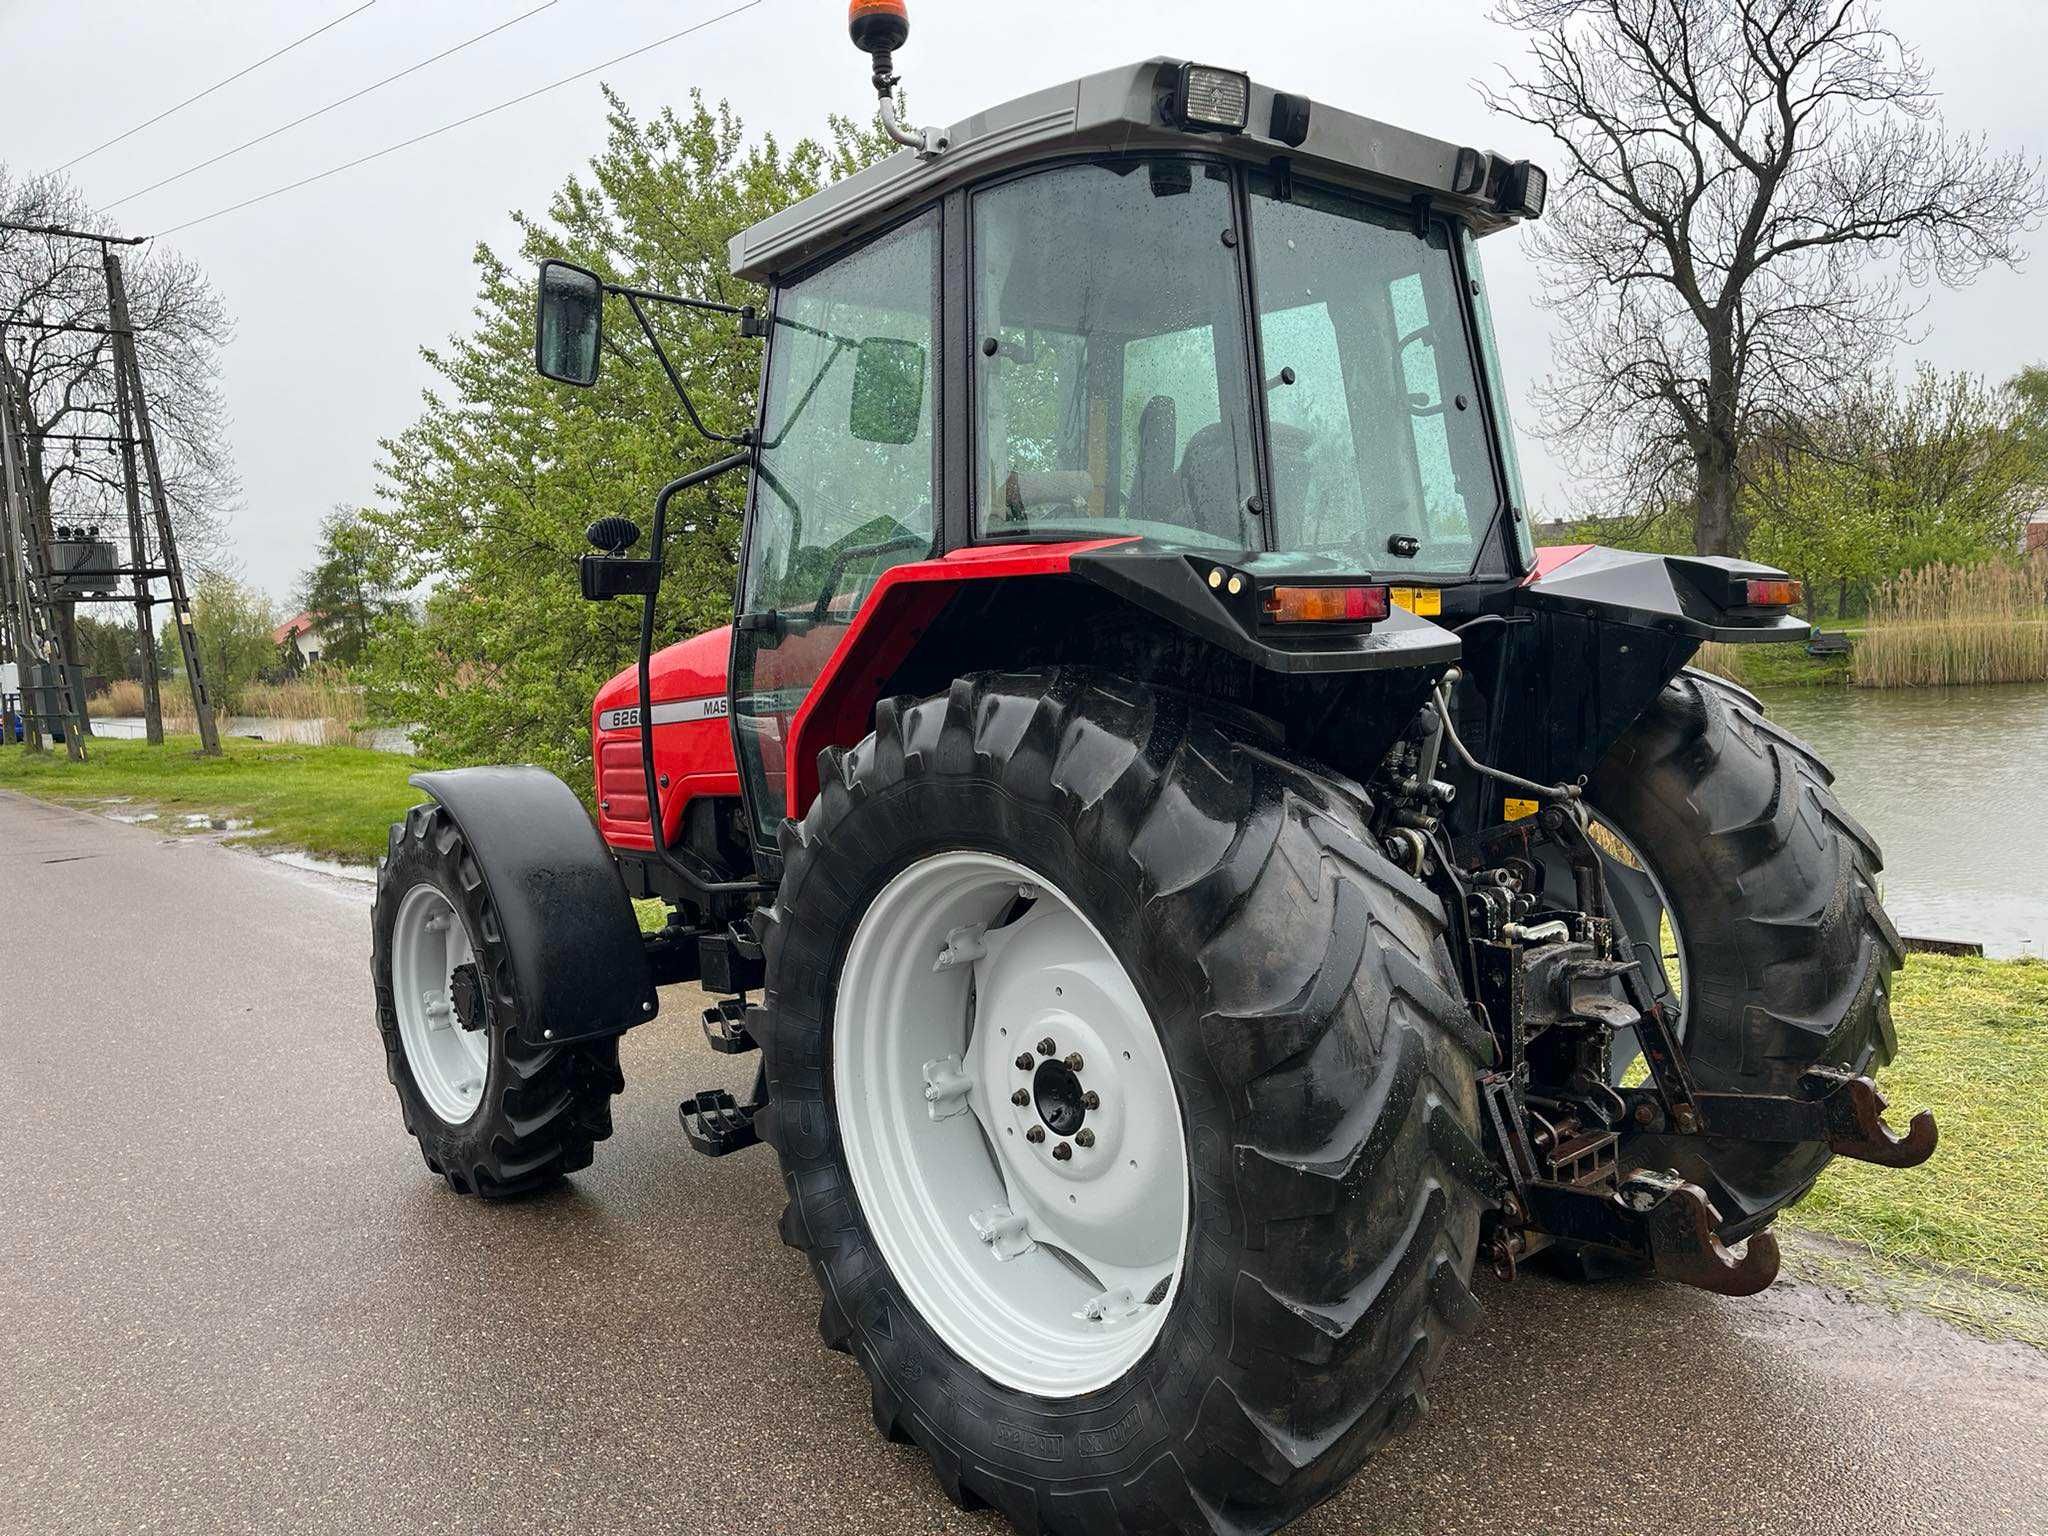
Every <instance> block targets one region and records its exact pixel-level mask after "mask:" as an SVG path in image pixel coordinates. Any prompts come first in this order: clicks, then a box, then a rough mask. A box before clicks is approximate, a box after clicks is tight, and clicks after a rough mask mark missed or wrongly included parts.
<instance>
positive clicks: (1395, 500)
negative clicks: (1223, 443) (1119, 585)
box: [1251, 172, 1500, 576]
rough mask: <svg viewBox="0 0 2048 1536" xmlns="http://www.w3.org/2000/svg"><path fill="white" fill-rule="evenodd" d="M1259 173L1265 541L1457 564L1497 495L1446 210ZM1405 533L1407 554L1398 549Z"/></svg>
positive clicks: (1256, 226) (1393, 565)
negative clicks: (1442, 214)
mask: <svg viewBox="0 0 2048 1536" xmlns="http://www.w3.org/2000/svg"><path fill="white" fill-rule="evenodd" d="M1279 191H1280V189H1279V188H1277V187H1276V185H1275V184H1274V182H1273V180H1272V178H1270V177H1268V176H1267V175H1265V174H1264V173H1262V172H1261V173H1254V175H1253V176H1252V179H1251V192H1252V199H1251V203H1252V251H1253V270H1254V272H1255V273H1256V275H1257V280H1258V309H1259V341H1260V347H1261V351H1262V353H1263V356H1264V360H1265V367H1266V371H1267V372H1268V373H1269V374H1270V375H1271V377H1270V378H1269V379H1268V380H1267V382H1266V385H1265V389H1266V400H1267V407H1268V411H1269V420H1270V422H1271V436H1272V452H1273V499H1274V544H1275V547H1277V548H1280V549H1287V550H1313V551H1317V552H1322V553H1328V554H1331V555H1336V556H1339V557H1346V558H1350V559H1353V560H1355V561H1356V562H1357V563H1358V565H1359V566H1360V568H1361V569H1365V570H1399V571H1401V572H1402V573H1404V574H1407V573H1413V574H1416V575H1433V576H1454V575H1464V574H1466V573H1467V572H1469V571H1471V570H1472V569H1473V567H1474V565H1475V563H1477V562H1478V561H1479V559H1480V558H1481V556H1482V551H1483V548H1484V546H1485V544H1486V541H1487V534H1488V531H1489V530H1490V528H1491V526H1492V523H1493V519H1494V515H1495V513H1496V511H1497V510H1498V507H1499V499H1500V498H1499V493H1498V490H1497V488H1496V482H1495V479H1494V472H1493V459H1492V454H1491V451H1490V449H1489V446H1488V442H1487V427H1486V415H1485V412H1484V411H1483V410H1482V409H1481V402H1480V399H1479V395H1478V389H1477V386H1476V384H1475V382H1474V372H1473V359H1472V355H1471V348H1470V346H1469V345H1468V342H1467V337H1466V329H1465V319H1464V312H1463V309H1462V308H1461V306H1460V304H1459V302H1458V292H1457V284H1458V273H1457V267H1456V263H1455V261H1454V260H1453V253H1452V250H1451V243H1450V242H1451V236H1450V230H1449V227H1448V225H1446V224H1445V223H1444V221H1442V220H1440V219H1438V220H1431V221H1429V223H1428V225H1427V226H1426V228H1425V229H1423V230H1421V231H1418V230H1417V228H1416V223H1415V216H1414V215H1413V214H1412V213H1405V212H1399V211H1395V210H1391V209H1384V208H1381V207H1379V206H1377V205H1375V204H1372V203H1369V202H1366V201H1365V200H1363V199H1360V198H1355V197H1352V196H1350V195H1348V194H1344V193H1338V192H1333V191H1326V190H1322V189H1318V188H1315V187H1312V186H1307V185H1304V184H1302V183H1299V182H1297V183H1295V184H1294V185H1293V186H1292V187H1291V188H1289V189H1287V195H1286V196H1285V197H1282V196H1280V195H1279ZM1408 539H1413V540H1414V541H1415V544H1416V546H1417V550H1416V553H1415V554H1414V555H1413V556H1412V557H1408V558H1402V557H1399V556H1395V555H1393V554H1392V550H1393V548H1394V547H1396V546H1397V545H1400V546H1405V544H1406V540H1408Z"/></svg>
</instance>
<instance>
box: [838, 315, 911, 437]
mask: <svg viewBox="0 0 2048 1536" xmlns="http://www.w3.org/2000/svg"><path fill="white" fill-rule="evenodd" d="M923 420H924V348H923V347H921V346H919V345H918V344H917V343H916V342H914V341H903V340H899V339H898V338H896V337H894V336H870V337H868V338H867V339H866V340H864V341H863V342H861V344H860V350H859V352H858V353H857V354H856V355H855V357H854V362H853V402H852V405H851V407H850V409H849V410H848V412H847V430H848V431H850V432H851V433H852V434H853V435H854V436H855V437H856V438H858V439H860V441H862V442H864V443H908V442H913V441H915V440H916V438H917V428H918V424H919V423H920V422H922V421H923Z"/></svg>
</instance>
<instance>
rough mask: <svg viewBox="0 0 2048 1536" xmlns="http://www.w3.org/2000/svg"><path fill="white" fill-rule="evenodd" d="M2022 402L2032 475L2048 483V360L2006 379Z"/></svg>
mask: <svg viewBox="0 0 2048 1536" xmlns="http://www.w3.org/2000/svg"><path fill="white" fill-rule="evenodd" d="M2005 387H2006V388H2007V389H2009V390H2011V391H2012V395H2013V399H2014V400H2016V401H2017V402H2018V403H2019V423H2018V425H2019V435H2020V441H2021V442H2022V443H2024V444H2025V445H2026V450H2027V458H2028V463H2029V468H2028V477H2029V478H2030V479H2031V480H2032V481H2033V482H2034V483H2035V484H2037V485H2042V484H2048V363H2030V364H2028V365H2027V366H2026V367H2024V368H2022V369H2021V370H2020V371H2019V372H2018V373H2016V374H2014V375H2013V376H2012V377H2011V378H2010V379H2008V380H2006V384H2005Z"/></svg>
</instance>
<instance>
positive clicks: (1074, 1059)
mask: <svg viewBox="0 0 2048 1536" xmlns="http://www.w3.org/2000/svg"><path fill="white" fill-rule="evenodd" d="M1067 1070H1068V1071H1069V1072H1078V1071H1080V1070H1081V1053H1080V1052H1079V1051H1075V1052H1074V1053H1073V1054H1072V1055H1071V1056H1069V1057H1068V1058H1067Z"/></svg>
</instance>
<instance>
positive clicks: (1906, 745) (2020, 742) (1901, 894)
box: [1761, 684, 2048, 957]
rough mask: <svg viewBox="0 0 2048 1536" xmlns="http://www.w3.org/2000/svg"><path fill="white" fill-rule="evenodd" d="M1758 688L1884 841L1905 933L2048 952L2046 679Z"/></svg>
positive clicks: (1891, 902) (1889, 886)
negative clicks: (1971, 684) (1970, 684)
mask: <svg viewBox="0 0 2048 1536" xmlns="http://www.w3.org/2000/svg"><path fill="white" fill-rule="evenodd" d="M1761 693H1762V696H1763V699H1764V702H1765V705H1766V706H1767V708H1768V709H1769V712H1770V716H1771V718H1772V719H1773V720H1775V721H1777V722H1778V723H1779V724H1780V725H1783V726H1784V727H1785V728H1786V729H1787V730H1790V731H1792V732H1793V733H1795V734H1796V735H1799V736H1801V737H1804V738H1805V739H1806V740H1807V741H1808V742H1810V743H1811V744H1812V745H1813V747H1814V748H1815V750H1817V751H1818V752H1819V753H1820V755H1821V756H1822V757H1823V758H1824V759H1826V761H1827V763H1828V766H1829V767H1831V768H1833V769H1834V771H1835V787H1836V790H1837V792H1838V793H1839V794H1840V795H1841V798H1842V803H1843V805H1844V806H1846V807H1847V808H1848V810H1849V813H1850V814H1851V815H1853V816H1854V817H1855V818H1856V819H1857V820H1858V821H1860V822H1862V823H1863V825H1864V826H1866V827H1868V828H1869V829H1870V832H1871V835H1872V836H1873V837H1875V838H1876V839H1877V841H1878V844H1879V846H1880V847H1882V848H1883V849H1884V862H1885V868H1884V874H1883V875H1882V876H1880V879H1881V881H1882V883H1883V887H1884V904H1885V910H1886V911H1887V912H1889V913H1890V914H1891V918H1892V921H1893V922H1894V923H1896V924H1897V925H1898V928H1899V931H1900V932H1901V933H1904V934H1908V935H1911V936H1913V937H1916V938H1934V939H1969V940H1975V941H1976V942H1978V943H1981V944H1982V945H1983V946H1984V950H1985V953H1986V954H1992V955H2022V954H2026V955H2039V956H2043V957H2048V800H2044V791H2048V686H2043V685H2034V684H2029V685H2024V686H2009V687H2000V688H1897V689H1876V688H1775V689H1766V690H1761Z"/></svg>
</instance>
